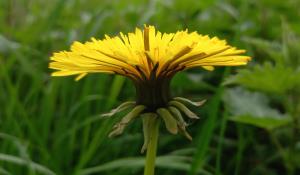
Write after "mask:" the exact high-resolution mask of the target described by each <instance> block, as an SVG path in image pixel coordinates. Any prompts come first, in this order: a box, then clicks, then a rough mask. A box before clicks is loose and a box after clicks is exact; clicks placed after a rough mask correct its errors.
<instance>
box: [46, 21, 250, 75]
mask: <svg viewBox="0 0 300 175" xmlns="http://www.w3.org/2000/svg"><path fill="white" fill-rule="evenodd" d="M244 52H245V50H239V49H236V48H234V47H232V46H230V45H228V44H227V43H226V41H225V40H219V39H218V38H217V37H213V38H210V37H208V36H207V35H200V34H198V33H197V32H192V33H189V32H188V31H187V30H185V31H178V32H176V33H164V34H162V33H161V32H159V31H156V30H155V27H154V26H145V27H144V30H141V29H138V28H136V30H135V32H134V33H128V34H127V35H124V34H123V33H120V36H115V37H109V36H107V35H106V36H105V39H103V40H97V39H95V38H92V39H91V41H89V42H86V43H84V44H83V43H80V42H77V41H76V42H74V43H73V44H72V46H71V51H61V52H58V53H54V55H53V56H52V57H51V61H52V62H51V63H50V66H49V67H50V68H52V69H55V70H58V71H57V72H54V73H53V74H52V75H53V76H67V75H78V76H77V78H76V79H77V80H79V79H80V78H82V77H84V76H85V75H86V74H88V73H98V72H101V73H115V74H120V75H124V76H127V77H129V78H131V79H132V80H134V81H145V80H149V79H151V78H159V77H170V76H172V75H174V74H175V73H176V72H179V71H182V70H186V69H190V68H194V67H202V68H204V69H207V70H213V69H214V66H239V65H245V64H247V62H248V61H249V60H250V57H248V56H241V55H240V54H243V53H244Z"/></svg>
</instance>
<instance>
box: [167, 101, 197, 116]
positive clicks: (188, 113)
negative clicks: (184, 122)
mask: <svg viewBox="0 0 300 175" xmlns="http://www.w3.org/2000/svg"><path fill="white" fill-rule="evenodd" d="M169 105H170V106H175V107H177V108H178V109H179V110H181V111H182V112H183V113H184V114H185V115H186V116H188V117H189V118H191V119H199V117H198V116H197V115H196V114H195V113H193V112H192V111H191V110H189V109H188V108H187V107H186V106H185V105H184V104H182V103H180V102H178V101H174V100H172V101H170V102H169Z"/></svg>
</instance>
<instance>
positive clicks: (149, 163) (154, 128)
mask: <svg viewBox="0 0 300 175" xmlns="http://www.w3.org/2000/svg"><path fill="white" fill-rule="evenodd" d="M152 121H153V122H151V123H150V128H149V136H150V138H149V143H148V147H147V154H146V164H145V170H144V175H154V170H155V158H156V150H157V142H158V134H159V123H160V121H159V119H158V118H157V119H156V120H152Z"/></svg>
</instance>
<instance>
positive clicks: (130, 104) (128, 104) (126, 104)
mask: <svg viewBox="0 0 300 175" xmlns="http://www.w3.org/2000/svg"><path fill="white" fill-rule="evenodd" d="M134 105H135V102H134V101H127V102H124V103H122V104H121V105H119V106H118V107H116V108H115V109H112V110H111V111H110V112H108V113H104V114H102V115H101V116H103V117H111V116H113V115H115V114H116V113H118V112H121V111H124V110H126V109H128V108H130V107H133V106H134Z"/></svg>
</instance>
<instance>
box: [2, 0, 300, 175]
mask: <svg viewBox="0 0 300 175" xmlns="http://www.w3.org/2000/svg"><path fill="white" fill-rule="evenodd" d="M143 24H151V25H155V26H156V27H157V28H158V29H159V30H160V31H162V32H175V31H177V30H180V29H186V28H188V29H189V30H190V31H194V30H196V31H198V32H199V33H202V34H208V35H210V36H218V37H220V38H222V39H226V40H228V42H229V43H230V44H231V45H234V46H236V47H238V48H243V49H246V50H247V51H248V52H247V55H249V56H252V57H253V61H251V63H250V64H249V65H248V66H246V67H238V68H217V69H216V70H215V71H213V72H207V71H204V70H200V69H199V70H190V71H188V72H182V73H179V74H178V75H177V76H176V77H175V78H174V79H173V81H172V94H173V95H174V96H183V97H187V98H191V99H194V100H200V99H204V98H205V99H208V103H207V104H206V105H205V106H204V107H202V108H200V109H197V108H195V109H194V110H195V111H196V112H197V113H198V114H199V115H200V116H201V120H198V121H196V122H193V123H191V122H190V126H189V131H190V133H191V134H192V136H193V137H194V140H193V142H190V141H188V140H186V139H185V138H184V137H183V136H180V135H176V136H174V135H170V134H169V133H167V132H166V131H165V129H164V128H161V135H160V140H159V151H158V154H159V158H158V161H157V171H156V173H157V174H163V175H174V174H178V175H195V174H203V175H210V174H217V175H221V174H222V175H225V174H228V175H232V174H235V175H238V174H247V175H248V174H249V175H259V174H267V175H285V174H287V175H297V174H300V135H299V133H300V126H299V125H300V124H299V123H300V38H299V35H300V1H299V0H286V1H281V0H251V1H250V0H249V1H242V0H224V1H221V0H206V1H204V0H202V1H200V0H182V1H180V0H165V1H159V0H149V1H141V0H119V1H118V0H102V1H100V0H51V1H50V0H1V1H0V174H1V175H40V174H45V175H54V174H57V175H73V174H74V175H89V174H100V175H107V174H110V175H129V174H137V175H138V174H142V172H143V156H144V155H141V154H140V153H139V152H140V148H141V146H142V142H143V137H142V132H141V130H142V129H141V121H138V120H137V121H135V122H134V123H133V124H131V125H130V126H129V127H128V128H127V129H126V131H125V133H124V134H123V135H122V136H120V137H117V138H113V139H109V138H108V137H107V133H108V132H109V131H110V129H111V126H112V125H113V123H115V122H116V121H117V120H118V119H120V117H121V116H122V114H120V115H118V116H116V117H114V118H112V119H106V120H104V119H103V118H101V117H100V114H101V113H103V112H107V111H109V110H110V109H111V108H113V107H116V106H117V105H118V104H120V103H121V102H123V101H126V100H130V99H134V97H135V91H134V87H133V86H132V84H131V82H130V81H128V80H126V79H124V78H122V77H118V76H112V75H103V74H95V75H89V76H88V77H86V78H84V79H83V80H81V81H79V82H75V81H74V79H73V78H74V77H64V78H57V77H50V73H51V70H49V69H48V63H49V57H50V56H51V54H52V53H53V52H55V51H59V50H65V49H69V46H70V44H71V43H72V42H73V41H75V40H76V41H82V42H84V41H86V40H89V39H90V38H91V37H96V38H102V37H103V36H104V34H109V35H116V34H118V32H120V31H122V32H123V33H126V32H129V31H133V30H134V28H135V27H136V26H138V27H142V26H143ZM183 42H184V41H183Z"/></svg>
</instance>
